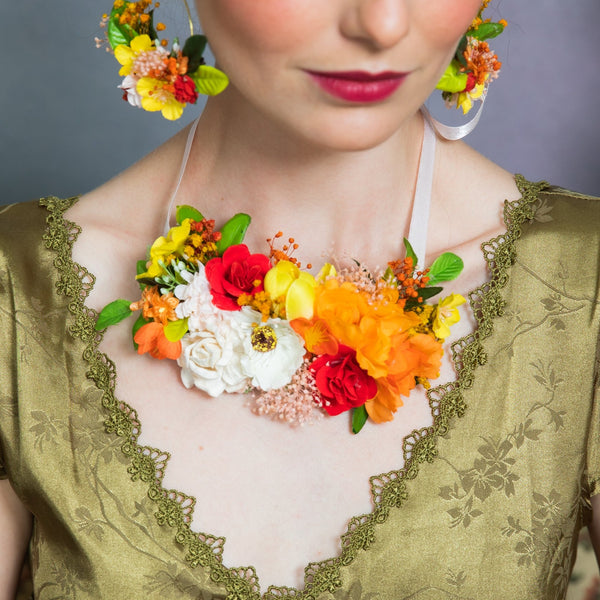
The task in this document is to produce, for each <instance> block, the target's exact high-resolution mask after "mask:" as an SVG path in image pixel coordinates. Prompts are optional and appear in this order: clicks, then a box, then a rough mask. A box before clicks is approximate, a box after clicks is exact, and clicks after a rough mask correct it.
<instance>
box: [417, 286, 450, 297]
mask: <svg viewBox="0 0 600 600" xmlns="http://www.w3.org/2000/svg"><path fill="white" fill-rule="evenodd" d="M443 289H444V288H442V287H424V288H421V289H420V290H419V296H421V298H423V300H429V298H433V297H434V296H437V295H438V294H439V293H440V292H441V291H442V290H443Z"/></svg>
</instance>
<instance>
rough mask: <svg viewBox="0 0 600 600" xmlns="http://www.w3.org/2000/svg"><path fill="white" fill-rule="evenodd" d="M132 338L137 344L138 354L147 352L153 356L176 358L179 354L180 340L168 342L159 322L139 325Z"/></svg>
mask: <svg viewBox="0 0 600 600" xmlns="http://www.w3.org/2000/svg"><path fill="white" fill-rule="evenodd" d="M133 340H134V342H135V343H136V344H138V354H145V353H146V352H148V353H149V354H150V356H152V357H153V358H159V359H163V358H170V359H171V360H177V359H178V358H179V355H180V354H181V341H177V342H170V341H169V340H168V339H167V338H166V336H165V331H164V328H163V326H162V325H161V324H160V323H156V322H153V323H146V325H143V326H142V327H140V329H139V330H138V331H137V333H136V334H135V336H134V337H133Z"/></svg>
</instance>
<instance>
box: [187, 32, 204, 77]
mask: <svg viewBox="0 0 600 600" xmlns="http://www.w3.org/2000/svg"><path fill="white" fill-rule="evenodd" d="M205 48H206V36H204V35H192V36H190V37H189V38H188V39H187V40H186V42H185V44H184V46H183V49H182V51H181V53H182V54H183V55H184V56H187V57H188V73H194V72H195V71H196V70H197V69H198V67H199V66H200V65H202V64H204V60H203V59H202V55H203V54H204V50H205Z"/></svg>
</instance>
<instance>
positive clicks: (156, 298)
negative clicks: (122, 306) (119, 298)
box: [130, 286, 179, 326]
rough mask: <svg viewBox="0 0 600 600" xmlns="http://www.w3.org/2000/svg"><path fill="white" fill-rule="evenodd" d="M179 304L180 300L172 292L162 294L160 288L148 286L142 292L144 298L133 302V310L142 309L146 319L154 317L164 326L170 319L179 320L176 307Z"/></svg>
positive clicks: (153, 318) (154, 319)
mask: <svg viewBox="0 0 600 600" xmlns="http://www.w3.org/2000/svg"><path fill="white" fill-rule="evenodd" d="M178 304H179V300H177V298H175V296H173V294H171V293H170V292H169V293H168V294H163V295H162V296H161V295H160V294H159V293H158V288H157V287H156V286H154V287H147V288H145V289H144V291H143V292H142V299H141V300H140V301H138V302H132V303H131V306H130V308H131V310H139V309H140V308H141V309H143V310H142V314H143V315H144V319H147V320H149V319H152V320H153V321H156V322H158V323H161V324H162V325H163V326H164V325H166V324H167V322H168V321H177V319H178V318H179V317H178V316H177V315H176V314H175V308H176V307H177V305H178Z"/></svg>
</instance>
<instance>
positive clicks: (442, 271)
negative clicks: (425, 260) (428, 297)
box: [429, 252, 465, 285]
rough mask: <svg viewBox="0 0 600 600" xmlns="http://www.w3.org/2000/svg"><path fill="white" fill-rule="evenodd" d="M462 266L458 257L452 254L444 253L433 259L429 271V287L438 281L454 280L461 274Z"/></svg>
mask: <svg viewBox="0 0 600 600" xmlns="http://www.w3.org/2000/svg"><path fill="white" fill-rule="evenodd" d="M464 266H465V264H464V263H463V261H462V258H460V256H457V255H456V254H453V253H452V252H444V254H442V255H440V256H438V257H437V258H436V259H435V261H434V262H433V264H432V265H431V267H430V269H429V285H433V284H435V283H438V281H452V280H453V279H456V278H457V277H458V276H459V275H460V274H461V273H462V270H463V268H464Z"/></svg>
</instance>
